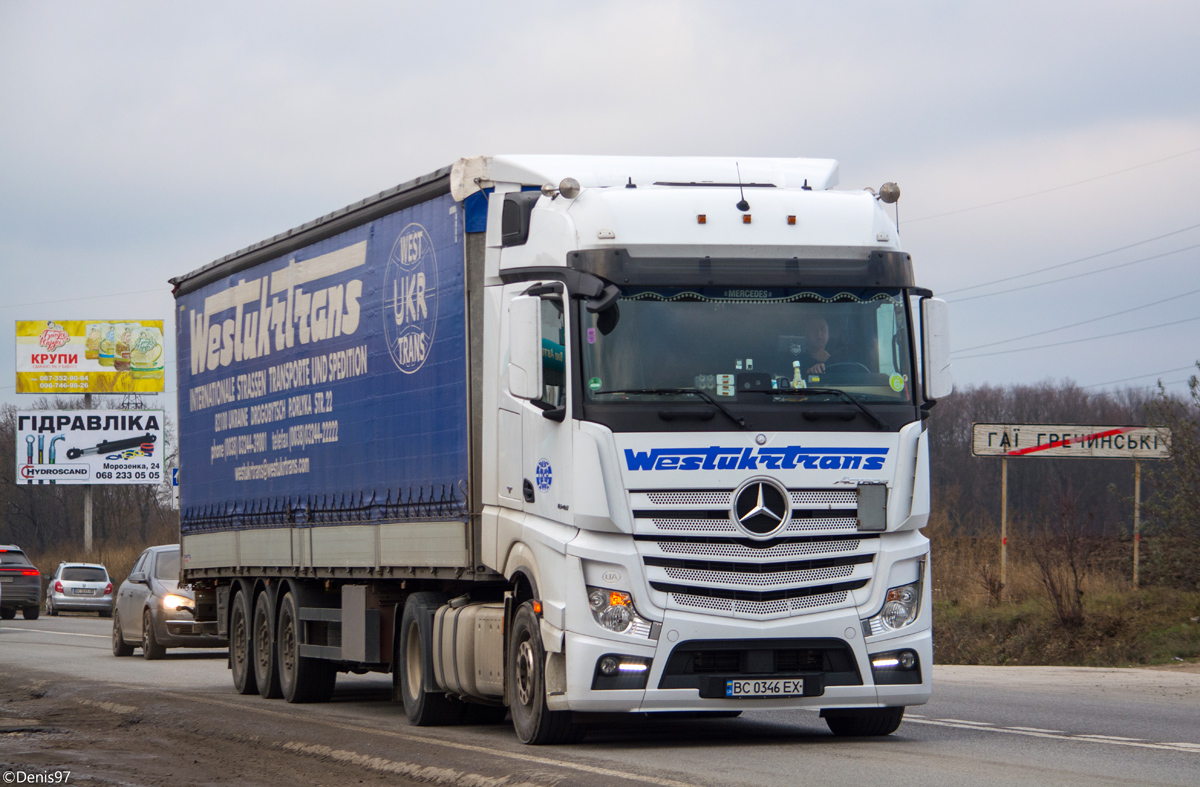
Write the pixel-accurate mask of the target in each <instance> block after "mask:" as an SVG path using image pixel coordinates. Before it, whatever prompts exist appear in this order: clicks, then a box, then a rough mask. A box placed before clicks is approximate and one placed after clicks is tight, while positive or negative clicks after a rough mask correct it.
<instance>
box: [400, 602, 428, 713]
mask: <svg viewBox="0 0 1200 787" xmlns="http://www.w3.org/2000/svg"><path fill="white" fill-rule="evenodd" d="M404 662H405V663H404V674H405V677H406V678H408V693H409V698H410V699H413V700H415V699H417V698H419V697H420V696H421V688H422V686H423V685H424V684H423V682H422V676H421V627H420V626H419V625H417V621H415V620H414V621H412V622H411V623H409V624H408V636H407V637H406V639H405V648H404Z"/></svg>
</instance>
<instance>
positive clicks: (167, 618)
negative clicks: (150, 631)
mask: <svg viewBox="0 0 1200 787" xmlns="http://www.w3.org/2000/svg"><path fill="white" fill-rule="evenodd" d="M151 620H152V621H153V623H154V633H155V636H156V637H157V638H158V641H159V642H160V643H161V644H163V645H164V646H166V647H168V648H224V647H227V646H228V645H229V643H228V641H227V640H225V639H222V638H221V637H218V636H217V632H216V623H215V622H213V623H198V622H196V621H195V620H194V619H193V618H192V615H191V613H189V612H186V611H180V610H170V611H163V610H159V611H158V612H157V613H152V614H151Z"/></svg>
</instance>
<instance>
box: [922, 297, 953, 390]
mask: <svg viewBox="0 0 1200 787" xmlns="http://www.w3.org/2000/svg"><path fill="white" fill-rule="evenodd" d="M921 339H922V342H923V344H922V348H923V352H922V354H921V356H922V359H923V360H924V363H925V369H924V370H923V371H924V374H923V377H924V381H925V398H926V399H927V400H929V401H931V402H936V401H937V400H938V399H941V398H943V397H946V396H949V395H950V393H951V392H952V391H953V390H954V376H953V375H952V374H951V372H950V307H949V305H948V304H947V303H946V302H945V301H943V300H942V299H941V298H922V299H921Z"/></svg>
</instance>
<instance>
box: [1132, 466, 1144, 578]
mask: <svg viewBox="0 0 1200 787" xmlns="http://www.w3.org/2000/svg"><path fill="white" fill-rule="evenodd" d="M1141 543H1142V460H1141V459H1135V460H1133V589H1134V590H1137V586H1138V547H1139V546H1140V545H1141Z"/></svg>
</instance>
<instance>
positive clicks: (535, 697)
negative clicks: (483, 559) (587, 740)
mask: <svg viewBox="0 0 1200 787" xmlns="http://www.w3.org/2000/svg"><path fill="white" fill-rule="evenodd" d="M506 668H507V670H508V675H507V676H506V677H507V684H508V686H509V689H508V694H509V710H511V711H512V720H513V729H515V730H516V731H517V737H518V738H520V739H521V742H522V743H528V744H532V745H535V746H539V745H544V744H549V743H576V742H578V741H580V740H582V739H583V735H584V732H585V730H584V728H583V727H581V726H580V725H578V724H575V723H574V722H572V720H571V712H570V711H553V710H550V709H549V708H548V707H546V675H545V669H546V651H545V649H544V648H543V647H542V630H541V624H540V623H539V622H538V618H537V615H536V614H534V612H533V605H532V604H530V603H529V602H528V601H527V602H525V603H524V604H522V605H521V606H519V607H517V614H516V615H514V616H513V624H512V634H511V635H510V636H509V640H508V659H507V663H506Z"/></svg>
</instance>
